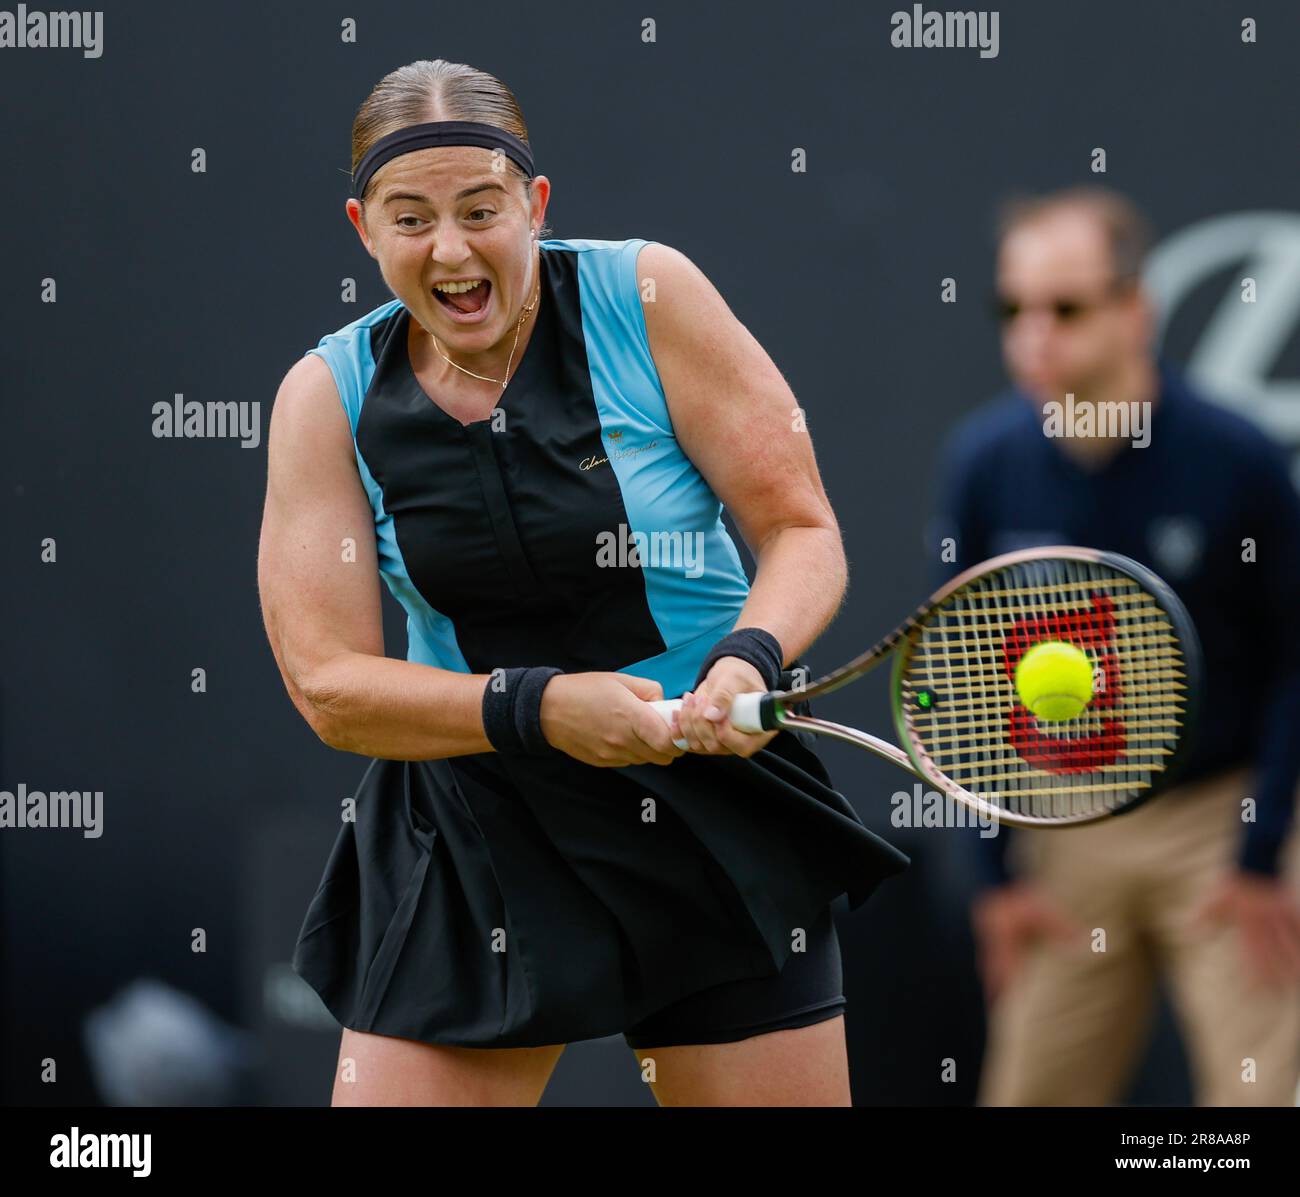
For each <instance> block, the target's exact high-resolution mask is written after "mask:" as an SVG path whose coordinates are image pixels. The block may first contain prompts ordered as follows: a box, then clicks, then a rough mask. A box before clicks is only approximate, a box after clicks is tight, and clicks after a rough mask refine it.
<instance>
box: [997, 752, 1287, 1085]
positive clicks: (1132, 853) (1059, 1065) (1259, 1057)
mask: <svg viewBox="0 0 1300 1197" xmlns="http://www.w3.org/2000/svg"><path fill="white" fill-rule="evenodd" d="M1250 777H1251V774H1250V772H1249V771H1247V770H1239V771H1233V772H1231V773H1227V774H1219V775H1217V776H1216V777H1213V778H1210V779H1208V780H1206V781H1203V782H1202V781H1198V782H1196V783H1194V784H1191V785H1186V786H1180V787H1177V788H1175V789H1172V790H1170V791H1169V792H1168V793H1166V794H1163V795H1161V796H1159V797H1157V798H1153V799H1152V800H1151V801H1150V802H1148V803H1147V804H1146V805H1144V806H1141V807H1139V808H1138V809H1136V810H1134V811H1132V812H1130V813H1129V814H1126V815H1122V816H1119V817H1117V818H1114V819H1107V820H1105V821H1104V822H1101V823H1094V824H1089V825H1087V826H1083V827H1075V828H1070V829H1068V830H1060V831H1032V830H1021V831H1017V832H1016V836H1015V839H1014V840H1013V841H1012V843H1011V844H1010V845H1009V846H1008V855H1009V864H1010V866H1011V868H1012V869H1013V870H1014V871H1015V872H1016V873H1018V874H1019V875H1020V876H1026V877H1033V878H1036V879H1037V880H1038V881H1039V882H1040V883H1041V884H1042V885H1043V886H1044V887H1045V889H1046V890H1047V891H1048V893H1049V894H1050V895H1051V896H1052V897H1053V898H1054V899H1055V900H1056V901H1057V902H1058V903H1059V904H1060V906H1061V908H1062V909H1063V911H1064V912H1065V913H1066V914H1067V915H1069V916H1072V917H1073V918H1074V919H1076V920H1078V921H1079V922H1081V923H1082V924H1083V925H1084V927H1086V928H1087V929H1088V930H1089V932H1094V929H1101V930H1103V931H1104V932H1105V950H1104V951H1095V950H1093V946H1092V944H1087V945H1085V946H1084V947H1082V948H1079V949H1074V948H1071V947H1069V946H1057V945H1051V946H1047V945H1041V946H1038V947H1036V948H1035V949H1034V950H1033V951H1032V952H1031V953H1030V954H1029V955H1027V956H1026V958H1025V961H1024V964H1023V965H1022V967H1021V970H1020V972H1019V973H1018V974H1017V976H1016V977H1015V978H1014V979H1013V980H1012V982H1011V983H1010V984H1009V985H1008V987H1007V989H1006V990H1005V991H1004V992H1003V994H1002V995H1001V996H1000V997H999V999H998V1000H997V1001H996V1002H995V1003H994V1006H993V1009H992V1010H991V1011H990V1013H989V1034H988V1043H987V1047H986V1051H985V1057H984V1068H983V1072H982V1075H981V1078H980V1088H979V1094H978V1096H977V1103H978V1104H980V1105H1017V1106H1044V1105H1080V1106H1086V1105H1107V1104H1114V1103H1116V1102H1118V1101H1120V1100H1122V1099H1123V1096H1124V1093H1125V1089H1126V1086H1127V1084H1128V1083H1129V1081H1130V1079H1131V1076H1132V1073H1133V1071H1134V1068H1135V1067H1136V1064H1137V1062H1138V1053H1139V1051H1140V1050H1141V1049H1142V1048H1144V1047H1145V1044H1146V1041H1147V1036H1148V1033H1149V1030H1150V1026H1151V1020H1152V1015H1153V1013H1154V1009H1155V996H1156V988H1155V987H1156V981H1157V979H1160V980H1162V981H1163V982H1164V983H1165V986H1166V988H1167V991H1168V993H1169V997H1170V1000H1171V1003H1172V1006H1173V1009H1174V1013H1175V1017H1176V1019H1177V1022H1178V1025H1179V1029H1180V1032H1181V1036H1182V1041H1183V1045H1184V1049H1185V1051H1186V1053H1187V1056H1188V1060H1189V1063H1190V1067H1191V1075H1192V1084H1193V1089H1194V1094H1195V1100H1196V1103H1197V1104H1198V1105H1205V1106H1253V1105H1294V1104H1295V1103H1296V1088H1297V1082H1298V1081H1300V984H1292V985H1287V986H1284V987H1273V988H1269V987H1265V986H1264V985H1262V984H1261V983H1260V982H1258V981H1255V980H1254V979H1253V977H1252V975H1251V974H1250V972H1249V970H1248V969H1247V965H1246V961H1245V958H1244V956H1243V954H1242V946H1241V943H1240V937H1239V934H1238V932H1237V930H1236V928H1235V927H1234V926H1233V925H1232V924H1231V923H1230V922H1223V923H1215V924H1212V925H1211V927H1210V928H1209V929H1208V930H1205V929H1202V930H1193V929H1191V928H1189V927H1188V926H1187V925H1186V920H1187V916H1188V914H1189V913H1190V911H1191V910H1192V909H1193V908H1194V907H1195V905H1196V904H1197V903H1198V902H1199V901H1200V900H1202V899H1203V897H1204V896H1205V895H1206V894H1207V893H1208V892H1209V889H1210V886H1211V885H1212V883H1213V882H1214V880H1215V879H1216V878H1218V877H1219V876H1221V875H1222V874H1223V873H1225V872H1227V871H1229V870H1230V869H1231V867H1232V865H1233V864H1234V862H1235V860H1236V857H1237V851H1238V848H1239V846H1240V844H1241V838H1242V835H1243V833H1244V830H1245V825H1244V824H1243V823H1242V821H1241V801H1242V799H1243V798H1246V797H1248V796H1249V794H1250ZM1281 861H1282V863H1281V866H1280V868H1279V875H1280V876H1283V877H1284V878H1285V879H1286V881H1287V884H1289V885H1290V886H1291V888H1292V890H1293V892H1295V893H1296V894H1297V896H1298V897H1300V835H1297V834H1296V830H1295V826H1294V825H1293V831H1292V834H1291V835H1290V836H1289V837H1288V840H1287V842H1286V844H1285V845H1284V847H1283V853H1282V858H1281ZM1252 1061H1253V1062H1254V1064H1253V1078H1252V1073H1251V1062H1252Z"/></svg>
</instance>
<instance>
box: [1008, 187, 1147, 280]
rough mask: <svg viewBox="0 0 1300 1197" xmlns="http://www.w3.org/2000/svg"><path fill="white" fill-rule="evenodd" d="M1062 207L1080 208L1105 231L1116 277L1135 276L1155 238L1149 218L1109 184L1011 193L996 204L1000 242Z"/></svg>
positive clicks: (1131, 277) (1137, 274) (1138, 272)
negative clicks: (1030, 192) (1032, 192)
mask: <svg viewBox="0 0 1300 1197" xmlns="http://www.w3.org/2000/svg"><path fill="white" fill-rule="evenodd" d="M1065 208H1081V209H1083V210H1084V211H1085V212H1087V213H1088V214H1089V215H1090V216H1091V217H1092V218H1093V219H1094V220H1095V221H1097V223H1098V224H1100V225H1101V227H1102V229H1103V230H1104V231H1105V233H1106V238H1107V240H1108V241H1109V243H1110V256H1111V264H1112V266H1113V268H1114V270H1115V275H1116V277H1117V278H1120V279H1124V280H1131V279H1137V278H1138V277H1139V276H1140V275H1141V273H1142V265H1143V263H1144V262H1145V261H1146V256H1147V254H1148V252H1150V249H1151V246H1152V244H1153V242H1154V235H1153V232H1152V227H1151V223H1150V221H1149V220H1148V219H1147V217H1146V215H1145V214H1144V213H1143V212H1142V210H1141V209H1140V208H1139V207H1138V206H1137V204H1135V203H1134V202H1133V201H1132V200H1130V199H1129V198H1128V197H1127V196H1125V195H1121V194H1120V193H1119V192H1118V191H1112V190H1111V189H1110V188H1109V187H1101V186H1098V185H1096V184H1085V185H1081V186H1077V187H1066V188H1063V189H1062V190H1060V191H1051V192H1047V193H1046V194H1044V195H1024V194H1020V195H1014V196H1012V197H1011V198H1009V199H1007V200H1004V201H1003V202H1002V204H1001V205H1000V206H999V208H998V216H997V236H998V242H999V244H1001V242H1002V241H1004V240H1005V239H1006V237H1007V235H1008V234H1009V233H1011V232H1012V231H1014V230H1015V229H1018V228H1020V227H1021V226H1022V225H1025V224H1029V223H1031V222H1032V221H1035V220H1038V219H1039V218H1041V217H1043V216H1045V215H1047V214H1048V213H1050V212H1056V211H1059V210H1061V209H1065Z"/></svg>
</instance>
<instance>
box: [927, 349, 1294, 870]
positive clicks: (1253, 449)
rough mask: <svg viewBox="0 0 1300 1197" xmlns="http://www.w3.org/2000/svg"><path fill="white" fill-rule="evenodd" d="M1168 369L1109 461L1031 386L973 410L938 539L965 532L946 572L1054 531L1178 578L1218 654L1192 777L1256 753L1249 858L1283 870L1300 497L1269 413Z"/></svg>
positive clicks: (949, 477)
mask: <svg viewBox="0 0 1300 1197" xmlns="http://www.w3.org/2000/svg"><path fill="white" fill-rule="evenodd" d="M1159 369H1160V394H1159V397H1158V400H1157V402H1156V403H1155V405H1154V408H1153V410H1152V412H1151V416H1150V425H1149V427H1150V443H1149V444H1146V445H1145V446H1142V447H1139V446H1138V445H1135V444H1133V443H1125V444H1124V446H1123V447H1122V448H1121V449H1120V450H1119V452H1118V453H1117V454H1116V455H1115V456H1114V457H1112V458H1111V459H1110V460H1108V461H1106V462H1105V463H1104V464H1103V465H1101V466H1100V467H1099V468H1090V467H1086V466H1083V465H1080V464H1078V463H1077V462H1075V461H1074V460H1073V459H1071V458H1070V457H1068V456H1067V455H1066V454H1065V452H1064V451H1063V449H1062V448H1061V445H1060V444H1059V442H1058V441H1057V440H1056V439H1054V438H1050V437H1048V436H1046V435H1044V431H1043V417H1042V415H1041V413H1040V412H1039V409H1038V406H1037V404H1036V403H1034V402H1033V401H1032V400H1031V399H1029V398H1028V397H1026V396H1025V395H1024V394H1022V393H1021V392H1019V391H1017V390H1014V389H1013V390H1011V391H1009V392H1007V393H1004V394H1003V395H1002V396H1000V397H999V398H997V399H995V400H993V401H992V402H990V403H987V404H985V405H984V406H982V407H980V408H979V409H977V410H976V411H975V412H973V413H972V414H971V415H969V416H967V417H966V418H965V419H964V420H963V421H962V422H961V423H960V424H959V425H958V427H957V428H956V430H955V431H954V432H953V433H952V435H951V436H950V437H949V439H948V442H947V445H946V447H945V450H944V455H943V461H942V464H941V470H940V475H939V476H940V478H941V479H942V484H941V485H942V490H941V496H940V500H939V510H938V513H937V519H936V521H935V523H934V524H933V525H932V526H931V530H930V535H931V536H932V537H933V538H935V543H934V544H932V545H931V549H932V551H937V548H938V545H939V544H941V542H942V540H943V538H946V537H951V538H952V539H953V540H954V541H955V542H956V549H955V552H956V560H955V561H946V562H942V564H941V565H940V572H939V576H940V578H941V579H943V580H946V579H947V578H948V577H951V576H952V575H953V574H956V573H957V572H959V571H960V570H964V569H966V568H968V567H969V566H971V565H975V564H977V563H979V562H980V561H982V560H985V559H986V558H989V557H993V556H996V555H997V554H999V553H1005V552H1010V551H1011V550H1013V549H1019V548H1028V547H1032V546H1034V545H1047V544H1077V545H1087V546H1089V547H1092V548H1098V549H1109V550H1111V551H1113V552H1118V553H1123V554H1124V555H1125V556H1128V557H1132V558H1133V559H1134V560H1136V561H1140V562H1142V563H1143V564H1144V565H1146V566H1148V567H1149V568H1151V569H1153V570H1155V572H1156V573H1158V574H1159V575H1160V576H1161V577H1162V578H1164V580H1165V581H1166V582H1168V583H1169V585H1170V586H1171V587H1172V588H1173V590H1174V591H1175V592H1176V593H1177V594H1178V596H1179V597H1180V598H1181V599H1182V600H1183V602H1184V603H1185V604H1186V606H1187V610H1188V612H1189V613H1190V615H1191V617H1192V620H1193V622H1194V623H1195V624H1196V629H1197V632H1198V633H1199V635H1200V639H1201V646H1202V649H1203V652H1204V676H1203V683H1202V684H1203V689H1202V693H1201V696H1200V701H1201V708H1200V717H1199V719H1198V722H1197V727H1196V730H1195V733H1194V741H1193V745H1192V752H1191V755H1190V757H1189V759H1188V761H1187V766H1186V770H1185V772H1184V773H1183V777H1182V779H1183V780H1185V781H1193V780H1196V779H1197V778H1202V777H1208V776H1210V775H1211V774H1214V773H1217V772H1219V771H1220V770H1223V769H1227V768H1231V767H1233V766H1242V765H1249V766H1253V768H1254V784H1253V788H1252V790H1251V791H1250V793H1249V795H1247V794H1243V795H1242V797H1243V798H1245V797H1248V796H1250V797H1254V798H1255V799H1256V810H1255V821H1254V822H1253V823H1251V822H1248V823H1247V824H1246V834H1245V837H1244V840H1243V845H1242V851H1241V857H1240V864H1241V866H1242V867H1243V868H1245V869H1249V870H1251V871H1254V872H1259V873H1265V874H1273V873H1275V872H1276V871H1277V865H1278V849H1279V847H1280V845H1281V843H1282V841H1283V840H1284V838H1285V836H1286V833H1287V830H1288V827H1289V824H1290V820H1291V818H1292V813H1293V808H1294V805H1295V793H1296V782H1297V777H1300V623H1298V621H1300V494H1298V493H1297V491H1296V487H1295V485H1294V484H1293V482H1292V480H1291V477H1290V474H1289V472H1288V467H1287V461H1286V457H1285V455H1284V454H1283V452H1282V450H1281V449H1280V448H1279V447H1278V446H1277V445H1275V444H1274V443H1273V441H1271V440H1270V439H1269V438H1268V437H1267V436H1266V435H1265V434H1264V433H1263V432H1262V431H1261V430H1260V429H1259V428H1258V427H1257V426H1256V425H1255V424H1253V423H1251V422H1250V421H1249V420H1246V419H1244V418H1242V417H1241V416H1238V415H1235V414H1234V413H1232V412H1230V411H1228V410H1226V409H1225V408H1223V407H1222V406H1220V405H1218V404H1215V403H1212V402H1209V401H1207V400H1205V399H1203V398H1201V397H1200V396H1198V395H1196V394H1195V393H1194V392H1193V391H1192V390H1191V388H1190V387H1189V385H1188V384H1187V382H1186V380H1185V379H1183V378H1182V376H1181V375H1180V374H1179V373H1178V372H1177V371H1175V370H1174V369H1173V368H1172V367H1170V366H1169V364H1168V363H1166V362H1163V361H1162V362H1160V363H1159ZM948 555H949V556H951V555H952V554H948ZM1008 838H1009V837H1008V836H1007V835H1006V834H1005V832H1004V833H1003V834H1000V835H996V836H992V837H989V838H986V839H981V840H980V841H979V843H980V844H981V845H982V846H983V848H984V850H983V851H982V852H981V853H980V863H981V867H982V870H983V873H984V875H983V877H982V880H983V881H985V882H999V881H1002V880H1005V879H1006V877H1007V872H1006V867H1005V863H1004V854H1005V850H1006V841H1007V839H1008Z"/></svg>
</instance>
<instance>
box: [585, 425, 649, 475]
mask: <svg viewBox="0 0 1300 1197" xmlns="http://www.w3.org/2000/svg"><path fill="white" fill-rule="evenodd" d="M605 436H606V438H607V439H608V440H609V441H610V442H611V443H612V444H613V446H614V447H613V448H612V449H611V450H610V453H609V457H584V458H583V459H582V461H581V462H580V463H579V465H578V468H579V469H580V470H594V469H595V468H596V467H597V466H598V465H605V464H607V463H608V462H609V460H610V458H613V459H614V460H615V461H618V460H620V459H621V458H624V457H635V456H636V454H638V453H644V452H645V451H646V450H647V449H654V448H656V447H657V446H658V444H659V442H658V441H657V440H656V441H651V442H650V443H649V444H646V445H633V446H630V447H628V448H626V449H624V448H622V447H621V445H622V441H623V430H622V429H621V428H615V429H613V430H612V431H610V432H607V433H605Z"/></svg>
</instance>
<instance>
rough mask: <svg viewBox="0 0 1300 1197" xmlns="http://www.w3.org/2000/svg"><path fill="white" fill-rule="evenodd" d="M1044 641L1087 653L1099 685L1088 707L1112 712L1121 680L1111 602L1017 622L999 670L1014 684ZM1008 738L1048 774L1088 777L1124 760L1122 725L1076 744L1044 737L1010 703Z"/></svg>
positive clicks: (1110, 723)
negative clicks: (1097, 670) (1023, 662)
mask: <svg viewBox="0 0 1300 1197" xmlns="http://www.w3.org/2000/svg"><path fill="white" fill-rule="evenodd" d="M1044 640H1063V641H1065V642H1067V643H1069V644H1073V645H1074V646H1075V647H1076V648H1082V649H1084V650H1085V651H1087V652H1089V654H1090V655H1091V656H1092V658H1093V660H1094V663H1095V665H1099V666H1100V667H1101V677H1100V681H1101V684H1100V685H1099V686H1098V685H1096V684H1094V686H1093V691H1094V693H1093V698H1092V702H1091V703H1089V706H1090V707H1091V708H1092V709H1094V710H1110V709H1114V707H1115V706H1116V705H1117V704H1118V702H1119V697H1120V676H1119V667H1118V665H1117V664H1116V661H1115V656H1114V647H1115V602H1114V600H1113V599H1112V598H1111V597H1110V596H1109V595H1107V594H1094V595H1092V598H1091V602H1090V603H1089V605H1088V607H1087V608H1086V609H1084V610H1082V611H1074V612H1071V613H1070V614H1068V615H1039V616H1021V617H1020V618H1019V619H1017V620H1016V622H1015V623H1014V624H1013V625H1012V627H1011V630H1010V631H1009V632H1008V633H1007V636H1006V640H1005V641H1004V642H1003V646H1002V655H1003V664H1004V667H1005V668H1006V672H1007V677H1008V679H1010V680H1011V681H1012V682H1013V683H1014V681H1015V676H1016V666H1017V665H1019V664H1020V658H1021V657H1023V656H1024V655H1025V653H1027V652H1028V651H1029V650H1030V649H1031V648H1033V647H1034V645H1035V644H1041V643H1042V642H1043V641H1044ZM1009 717H1010V728H1009V729H1008V738H1009V739H1010V741H1011V744H1012V747H1014V748H1015V750H1016V752H1018V753H1019V754H1020V756H1021V757H1023V758H1024V760H1025V761H1027V762H1028V763H1029V764H1031V765H1033V766H1034V767H1035V768H1038V769H1046V770H1047V771H1048V772H1049V773H1090V772H1092V771H1093V770H1095V769H1099V768H1101V767H1102V766H1103V765H1113V764H1114V763H1115V762H1116V761H1117V760H1119V758H1120V756H1121V755H1122V754H1123V752H1124V749H1125V746H1126V743H1127V739H1126V736H1125V732H1124V723H1123V721H1122V720H1120V719H1117V718H1106V719H1103V720H1102V721H1101V727H1100V728H1099V729H1098V730H1096V731H1095V732H1092V733H1090V734H1089V735H1086V736H1081V737H1078V738H1070V737H1067V736H1045V735H1043V733H1042V732H1040V731H1039V730H1038V725H1037V720H1036V719H1035V718H1034V715H1033V712H1032V711H1030V710H1029V709H1028V708H1026V707H1024V706H1022V705H1021V704H1020V703H1019V702H1014V705H1013V706H1012V708H1011V711H1010V714H1009Z"/></svg>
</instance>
